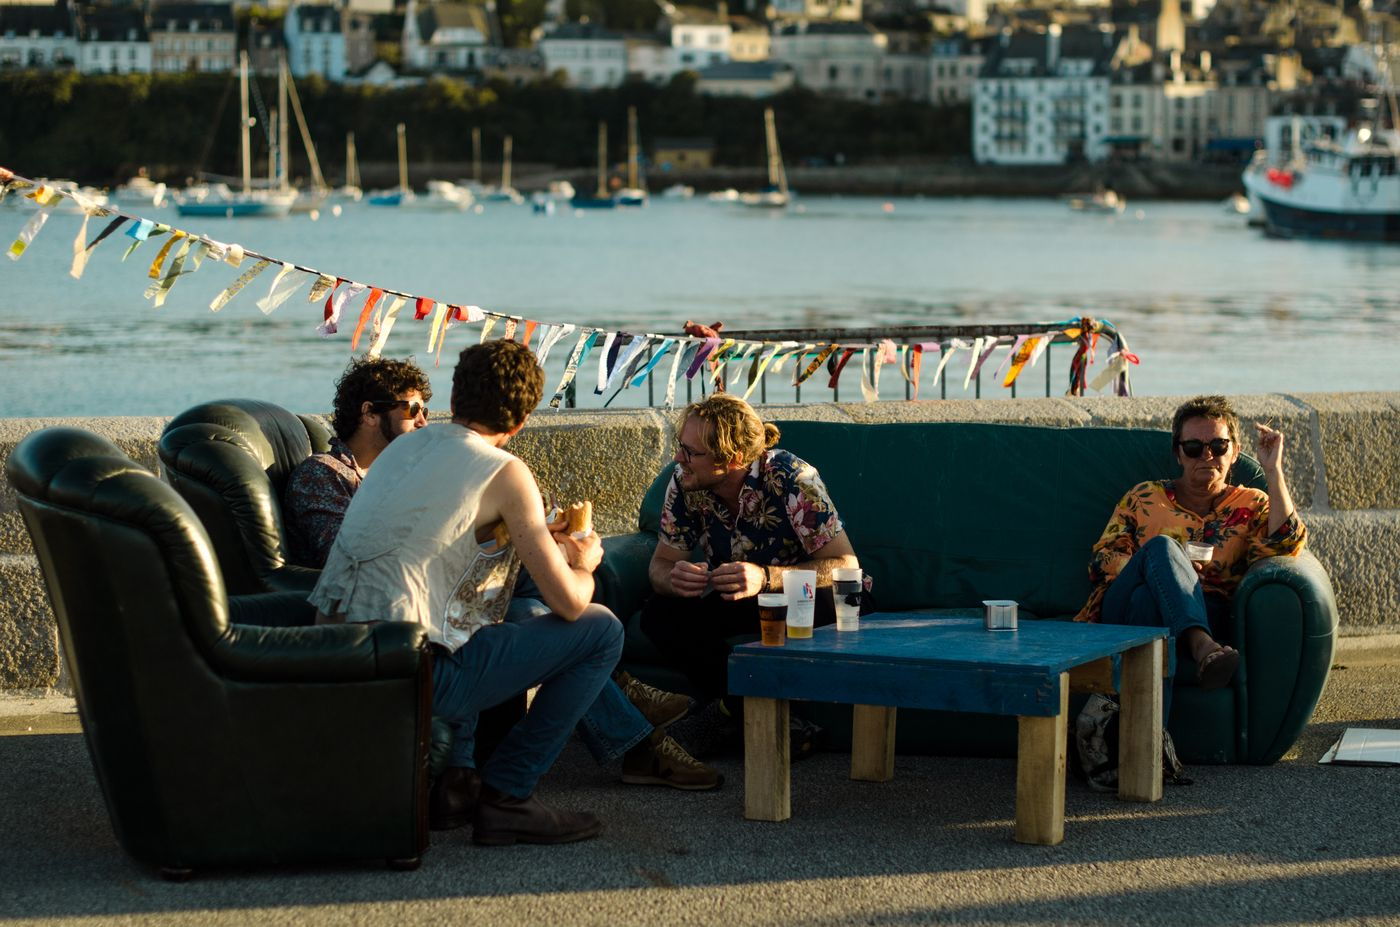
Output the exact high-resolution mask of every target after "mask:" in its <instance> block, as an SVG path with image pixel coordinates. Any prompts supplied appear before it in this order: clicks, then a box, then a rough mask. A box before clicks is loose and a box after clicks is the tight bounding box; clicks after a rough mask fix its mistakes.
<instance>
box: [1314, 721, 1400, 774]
mask: <svg viewBox="0 0 1400 927" xmlns="http://www.w3.org/2000/svg"><path fill="white" fill-rule="evenodd" d="M1318 762H1319V763H1340V764H1344V765H1354V766H1400V731H1391V730H1384V729H1381V728H1374V727H1349V728H1347V729H1346V731H1344V732H1343V733H1342V739H1341V740H1339V741H1337V742H1336V743H1335V744H1333V745H1332V746H1331V747H1330V748H1329V749H1328V750H1327V751H1326V752H1325V753H1323V754H1322V759H1320V760H1318Z"/></svg>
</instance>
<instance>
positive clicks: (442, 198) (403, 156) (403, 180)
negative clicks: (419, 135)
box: [369, 122, 476, 210]
mask: <svg viewBox="0 0 1400 927" xmlns="http://www.w3.org/2000/svg"><path fill="white" fill-rule="evenodd" d="M406 131H407V130H406V128H405V126H404V124H403V123H402V122H401V123H399V124H398V126H397V128H396V129H395V132H397V134H398V140H399V186H398V189H396V190H382V191H380V192H378V193H371V194H370V196H369V204H370V205H371V206H398V207H400V208H403V209H441V210H448V209H458V210H460V209H466V208H468V207H469V206H471V205H472V203H474V202H475V201H476V198H475V197H474V196H472V194H471V191H470V190H467V189H464V188H463V187H459V186H458V185H457V184H455V183H452V182H451V181H450V180H430V181H428V185H427V192H426V193H424V194H423V195H422V196H419V195H418V194H416V193H414V192H413V189H412V188H411V187H410V186H409V185H408V140H407V135H406Z"/></svg>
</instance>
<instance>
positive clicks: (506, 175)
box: [501, 135, 515, 191]
mask: <svg viewBox="0 0 1400 927" xmlns="http://www.w3.org/2000/svg"><path fill="white" fill-rule="evenodd" d="M514 145H515V140H514V139H512V138H511V137H510V136H509V135H507V136H506V142H505V146H504V149H503V151H502V153H501V189H502V190H507V191H508V190H510V155H511V149H512V148H513V147H514Z"/></svg>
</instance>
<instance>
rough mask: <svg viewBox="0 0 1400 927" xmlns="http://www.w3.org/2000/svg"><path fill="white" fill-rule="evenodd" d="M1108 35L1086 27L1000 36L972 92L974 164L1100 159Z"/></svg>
mask: <svg viewBox="0 0 1400 927" xmlns="http://www.w3.org/2000/svg"><path fill="white" fill-rule="evenodd" d="M1112 53H1113V46H1112V35H1111V34H1110V33H1104V32H1101V31H1100V30H1098V29H1097V28H1094V27H1069V28H1065V29H1062V28H1061V27H1060V26H1059V25H1057V24H1053V23H1052V24H1051V25H1050V26H1048V27H1047V28H1046V29H1045V31H1043V32H1019V33H1015V34H1006V33H1003V34H1002V36H1001V37H1000V40H999V41H997V42H995V43H993V44H992V46H991V47H990V48H989V49H988V55H987V64H986V66H985V67H984V68H983V73H982V76H981V77H979V78H978V80H977V84H976V87H975V89H974V93H973V107H972V152H973V156H974V157H975V158H976V160H977V162H978V163H979V164H1063V163H1065V162H1066V161H1069V160H1074V159H1078V158H1085V159H1088V160H1090V161H1100V160H1103V159H1104V158H1105V157H1107V156H1108V152H1109V147H1108V144H1107V138H1108V109H1109V81H1108V62H1109V59H1110V58H1111V56H1112Z"/></svg>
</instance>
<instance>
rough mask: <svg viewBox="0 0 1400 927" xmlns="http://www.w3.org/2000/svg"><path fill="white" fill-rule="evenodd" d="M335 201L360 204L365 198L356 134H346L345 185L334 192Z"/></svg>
mask: <svg viewBox="0 0 1400 927" xmlns="http://www.w3.org/2000/svg"><path fill="white" fill-rule="evenodd" d="M331 196H332V197H333V198H334V199H337V200H342V201H349V202H352V203H358V202H359V201H360V197H362V196H364V190H362V189H360V159H359V158H358V157H356V155H355V133H354V132H346V133H345V183H344V184H343V185H341V186H340V187H338V188H336V189H335V190H334V191H332V193H331Z"/></svg>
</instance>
